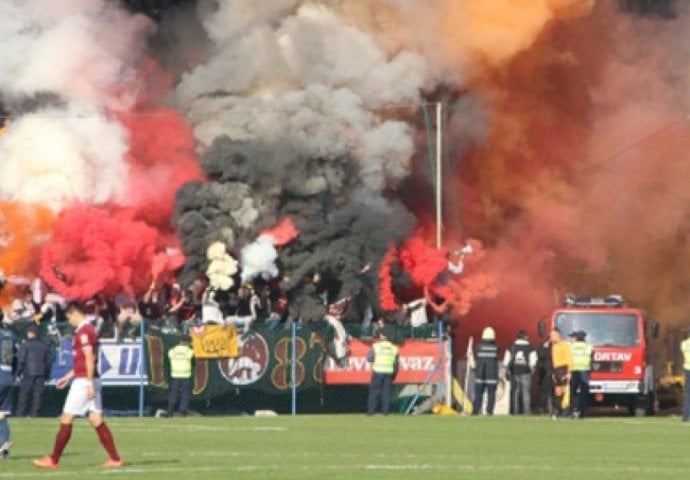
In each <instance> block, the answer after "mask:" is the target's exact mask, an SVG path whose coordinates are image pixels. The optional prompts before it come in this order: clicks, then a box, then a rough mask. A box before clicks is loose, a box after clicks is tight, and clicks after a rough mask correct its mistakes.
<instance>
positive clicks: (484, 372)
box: [472, 327, 498, 415]
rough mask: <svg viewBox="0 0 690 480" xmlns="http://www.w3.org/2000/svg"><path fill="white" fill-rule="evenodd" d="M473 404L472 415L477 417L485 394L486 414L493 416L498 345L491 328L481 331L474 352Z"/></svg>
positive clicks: (496, 382) (496, 381)
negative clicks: (480, 339)
mask: <svg viewBox="0 0 690 480" xmlns="http://www.w3.org/2000/svg"><path fill="white" fill-rule="evenodd" d="M473 360H474V362H473V363H474V403H473V405H472V415H479V413H480V412H481V410H482V404H483V403H484V392H485V391H486V393H487V402H486V413H487V415H493V414H494V405H495V404H496V387H497V386H498V345H496V332H495V331H494V329H493V328H491V327H486V328H485V329H484V330H483V331H482V341H481V342H479V344H477V348H476V349H475V351H474V359H473Z"/></svg>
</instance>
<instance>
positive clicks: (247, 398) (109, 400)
mask: <svg viewBox="0 0 690 480" xmlns="http://www.w3.org/2000/svg"><path fill="white" fill-rule="evenodd" d="M27 327H28V325H16V326H12V327H11V328H12V329H13V330H14V331H15V333H16V334H17V335H18V336H19V337H23V336H24V331H25V330H26V328H27ZM346 327H347V329H348V331H350V332H353V331H356V330H357V327H358V326H350V325H346ZM137 328H138V331H136V333H134V331H132V332H130V334H128V335H127V337H128V338H120V339H119V340H116V339H103V340H102V341H101V345H102V348H101V353H100V358H99V360H100V361H99V364H100V370H101V373H102V378H103V383H104V389H105V390H104V397H105V404H106V405H105V406H106V409H107V410H108V412H109V413H110V414H115V415H137V416H146V415H154V414H156V412H158V411H161V410H165V408H166V403H167V395H168V391H169V370H170V369H169V363H168V359H167V351H168V350H169V349H170V348H172V347H173V346H175V345H177V343H178V342H179V338H180V336H181V331H179V332H175V333H172V332H170V331H167V330H165V329H161V328H159V327H158V326H156V325H155V324H152V323H150V322H146V321H144V322H141V324H140V325H137ZM195 328H198V327H194V326H192V327H191V329H192V331H194V329H195ZM393 330H394V333H393V334H392V336H393V337H395V341H396V342H397V343H399V344H400V371H399V374H398V376H397V378H396V382H395V395H394V403H395V405H396V406H397V410H398V411H400V412H401V413H410V412H417V411H423V410H425V409H427V406H426V403H428V400H429V399H430V398H435V399H436V400H435V401H436V402H437V403H438V402H441V403H445V404H449V403H450V387H449V385H450V364H451V356H450V344H449V342H448V341H447V339H445V338H444V335H443V325H441V324H435V325H429V326H427V327H425V328H422V329H415V330H414V331H412V330H411V329H410V327H406V326H394V327H393ZM72 331H73V329H72V328H71V327H69V326H68V325H62V324H60V325H57V324H49V325H42V326H41V327H40V336H41V338H43V339H44V340H45V341H46V342H47V343H49V344H50V345H51V346H52V348H53V349H54V351H55V355H54V362H53V374H52V377H53V378H52V380H53V381H54V380H55V379H56V378H59V376H61V375H63V374H64V373H65V372H66V371H67V370H69V369H70V368H71V354H70V349H71V344H70V342H71V338H70V336H71V334H72ZM360 333H361V332H360ZM132 337H134V338H132ZM335 337H336V335H335V333H334V331H333V329H332V327H331V326H329V325H328V324H327V323H325V322H323V323H311V324H300V323H292V324H290V325H287V326H285V325H284V326H279V327H277V328H271V327H270V326H268V325H264V324H258V325H252V327H251V328H250V329H248V330H247V331H245V332H240V333H239V335H238V336H237V343H238V345H237V347H238V353H239V355H238V356H237V357H236V358H222V359H213V360H199V361H196V362H195V367H194V385H193V396H192V408H191V410H192V411H193V412H197V413H201V414H204V415H215V414H252V413H254V412H256V411H257V410H270V411H275V412H277V413H288V414H292V415H296V414H298V413H321V412H324V413H325V412H364V411H365V410H366V397H367V391H368V383H369V379H370V376H371V372H370V367H369V365H368V363H367V361H366V354H367V352H368V350H369V349H370V347H371V344H372V342H373V339H372V338H371V335H370V334H369V335H366V334H365V335H362V338H355V337H348V342H347V347H346V348H347V350H348V354H347V355H346V356H344V357H342V358H337V357H336V355H335V353H334V352H336V351H338V348H335V345H334V342H335V341H336V338H335ZM49 384H50V383H49ZM63 398H64V392H62V391H56V390H55V389H48V390H47V391H46V397H45V401H44V408H43V410H42V413H43V414H45V415H56V414H57V413H59V408H60V407H61V405H62V401H63Z"/></svg>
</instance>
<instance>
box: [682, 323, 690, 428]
mask: <svg viewBox="0 0 690 480" xmlns="http://www.w3.org/2000/svg"><path fill="white" fill-rule="evenodd" d="M680 349H681V350H682V352H683V376H684V379H685V398H684V399H683V421H684V422H688V421H690V330H688V331H687V332H686V334H685V340H683V341H682V342H681V344H680Z"/></svg>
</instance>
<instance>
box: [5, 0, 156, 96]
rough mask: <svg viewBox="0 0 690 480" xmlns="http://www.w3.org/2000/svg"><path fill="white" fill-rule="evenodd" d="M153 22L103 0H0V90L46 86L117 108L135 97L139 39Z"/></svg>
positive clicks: (27, 92)
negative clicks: (132, 85)
mask: <svg viewBox="0 0 690 480" xmlns="http://www.w3.org/2000/svg"><path fill="white" fill-rule="evenodd" d="M151 28H152V24H151V22H150V21H149V20H148V19H147V18H146V17H143V16H133V15H131V14H129V13H127V12H125V11H124V10H122V9H121V8H120V7H119V6H118V2H110V1H106V0H59V1H54V0H3V1H2V2H0V39H2V41H0V58H2V62H0V91H1V92H2V95H3V97H5V98H12V97H31V96H33V95H36V94H40V93H52V94H55V95H57V96H59V98H60V99H61V100H63V101H66V102H70V103H73V104H76V105H89V106H94V105H99V106H107V107H110V108H122V107H126V106H127V105H129V104H131V103H132V101H133V100H134V98H133V97H132V96H131V94H128V92H132V89H131V88H128V89H127V90H124V89H123V86H124V85H128V84H131V82H133V81H134V80H135V71H134V69H135V66H136V62H137V61H138V60H139V59H140V55H141V53H142V48H144V47H145V42H144V41H143V40H144V38H145V36H146V35H147V34H148V33H149V32H150V30H151Z"/></svg>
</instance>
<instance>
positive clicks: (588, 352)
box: [570, 331, 592, 418]
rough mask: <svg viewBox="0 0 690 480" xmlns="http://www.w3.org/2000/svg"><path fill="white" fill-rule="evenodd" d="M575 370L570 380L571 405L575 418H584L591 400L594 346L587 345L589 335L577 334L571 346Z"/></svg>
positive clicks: (580, 332) (581, 332)
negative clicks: (590, 389)
mask: <svg viewBox="0 0 690 480" xmlns="http://www.w3.org/2000/svg"><path fill="white" fill-rule="evenodd" d="M570 351H571V354H572V357H573V370H572V376H571V378H570V404H571V406H572V407H571V411H572V413H573V416H574V417H575V418H584V416H585V411H586V410H587V400H588V399H589V374H590V371H591V370H592V346H591V345H589V344H588V343H587V333H585V332H583V331H579V332H575V341H574V342H573V343H571V344H570Z"/></svg>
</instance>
